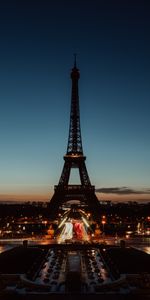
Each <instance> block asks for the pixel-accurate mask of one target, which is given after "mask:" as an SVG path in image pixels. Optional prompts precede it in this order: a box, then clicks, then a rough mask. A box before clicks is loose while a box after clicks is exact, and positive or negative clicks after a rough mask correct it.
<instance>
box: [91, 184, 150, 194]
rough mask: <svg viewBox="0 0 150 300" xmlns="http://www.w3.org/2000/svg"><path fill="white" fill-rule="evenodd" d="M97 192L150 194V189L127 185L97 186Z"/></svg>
mask: <svg viewBox="0 0 150 300" xmlns="http://www.w3.org/2000/svg"><path fill="white" fill-rule="evenodd" d="M96 192H97V193H103V194H118V195H131V194H132V195H133V194H134V195H140V194H150V189H143V190H135V189H132V188H128V187H125V186H123V187H109V188H104V187H102V188H97V189H96Z"/></svg>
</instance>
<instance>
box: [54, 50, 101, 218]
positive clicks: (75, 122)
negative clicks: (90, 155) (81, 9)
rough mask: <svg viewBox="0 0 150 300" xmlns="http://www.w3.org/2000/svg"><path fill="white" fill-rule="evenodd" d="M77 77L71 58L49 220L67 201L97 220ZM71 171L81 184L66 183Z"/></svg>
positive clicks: (97, 202) (77, 72)
mask: <svg viewBox="0 0 150 300" xmlns="http://www.w3.org/2000/svg"><path fill="white" fill-rule="evenodd" d="M79 78H80V73H79V69H78V68H77V65H76V55H75V60H74V66H73V68H72V71H71V80H72V93H71V112H70V126H69V137H68V145H67V152H66V154H65V156H64V161H65V162H64V167H63V170H62V174H61V177H60V180H59V183H58V185H56V186H55V188H54V195H53V196H52V199H51V201H50V203H49V213H50V216H49V217H50V218H51V219H54V218H55V217H56V216H57V215H58V211H59V209H60V208H61V207H62V205H63V204H65V203H66V202H67V201H69V200H79V201H80V202H81V203H82V204H85V205H86V206H88V211H90V212H91V213H92V216H93V218H94V219H97V220H98V219H99V218H100V215H99V213H100V204H99V201H98V199H97V197H96V195H95V187H94V186H93V185H91V182H90V178H89V176H88V172H87V169H86V165H85V160H86V156H84V154H83V147H82V138H81V129H80V111H79V93H78V80H79ZM72 168H76V169H78V170H79V177H80V183H81V184H76V185H74V184H71V185H70V184H69V178H70V173H71V169H72Z"/></svg>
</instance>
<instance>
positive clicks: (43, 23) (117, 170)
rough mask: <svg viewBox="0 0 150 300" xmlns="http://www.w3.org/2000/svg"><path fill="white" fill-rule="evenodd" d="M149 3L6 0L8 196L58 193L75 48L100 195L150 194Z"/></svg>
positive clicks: (2, 182)
mask: <svg viewBox="0 0 150 300" xmlns="http://www.w3.org/2000/svg"><path fill="white" fill-rule="evenodd" d="M149 8H150V5H149V4H145V3H141V1H137V2H136V4H135V1H130V3H127V2H126V1H123V2H122V3H119V1H115V2H113V4H112V2H111V1H106V2H105V3H103V2H101V3H100V2H99V1H94V3H92V1H83V2H82V3H80V1H76V2H75V3H69V2H68V1H64V2H63V3H61V1H59V0H57V1H55V3H53V4H50V3H47V1H37V2H36V5H35V3H34V1H30V3H28V1H27V2H26V3H25V2H22V3H17V2H15V1H7V3H3V4H1V9H0V14H1V31H0V39H1V44H2V47H1V58H0V61H1V69H0V82H1V90H0V98H1V113H0V136H1V148H0V166H1V167H0V169H1V171H0V201H2V200H8V201H10V200H23V201H24V200H27V201H29V200H31V201H32V200H33V201H34V200H37V201H40V200H43V201H48V200H49V199H50V198H51V195H52V194H53V189H54V185H56V184H57V183H58V180H59V177H60V174H61V171H62V167H63V155H64V154H65V153H66V148H67V140H68V131H69V117H70V115H69V114H70V101H71V80H70V70H71V68H72V66H73V53H74V52H77V66H78V68H79V70H80V75H81V78H80V80H79V98H80V118H81V133H82V142H83V151H84V154H85V155H86V156H87V160H86V165H87V169H88V173H89V176H90V179H91V182H92V184H93V185H95V187H96V191H97V192H98V197H99V198H100V199H102V200H105V199H107V200H115V201H119V200H120V201H127V200H133V201H143V202H144V201H150V184H149V182H150V180H149V178H150V155H149V153H150V138H149V132H150V122H149V109H150V102H149V97H150V87H149V80H150V78H149V77H150V72H149V70H150V58H149V50H150V34H149V33H150V30H149V29H150V20H149V11H150V9H149ZM75 179H76V174H75Z"/></svg>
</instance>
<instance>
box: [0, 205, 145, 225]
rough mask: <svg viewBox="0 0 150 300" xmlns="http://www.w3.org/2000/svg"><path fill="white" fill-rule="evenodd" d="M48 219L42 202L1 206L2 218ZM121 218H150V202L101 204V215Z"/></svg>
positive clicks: (46, 208) (0, 213)
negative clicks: (39, 217) (38, 217)
mask: <svg viewBox="0 0 150 300" xmlns="http://www.w3.org/2000/svg"><path fill="white" fill-rule="evenodd" d="M39 215H41V216H43V217H48V216H49V210H48V207H47V204H46V203H42V202H40V203H39V202H33V203H32V202H31V203H30V202H27V203H21V204H20V203H19V204H4V203H2V204H0V218H5V217H16V218H19V217H37V216H39ZM102 215H106V216H107V217H108V218H109V217H110V216H111V217H112V216H116V215H117V216H119V217H120V218H128V219H131V221H133V220H134V219H137V218H139V219H141V218H142V217H144V218H145V217H148V216H150V202H149V203H144V204H141V203H140V204H139V203H137V202H129V203H109V204H102V203H101V215H100V217H101V216H102Z"/></svg>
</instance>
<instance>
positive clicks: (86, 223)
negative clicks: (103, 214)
mask: <svg viewBox="0 0 150 300" xmlns="http://www.w3.org/2000/svg"><path fill="white" fill-rule="evenodd" d="M82 220H83V222H84V224H85V225H86V226H87V227H89V226H90V225H89V224H88V222H87V221H86V219H85V218H84V217H82Z"/></svg>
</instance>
